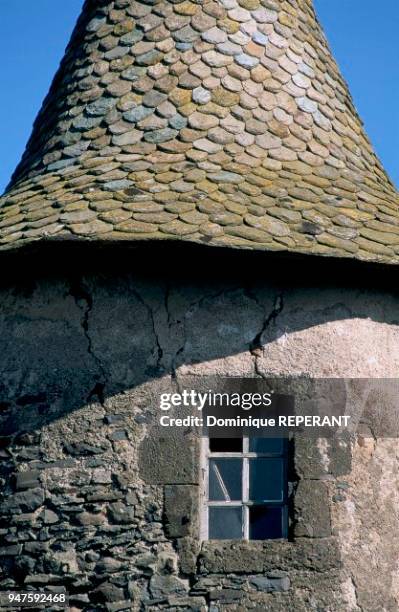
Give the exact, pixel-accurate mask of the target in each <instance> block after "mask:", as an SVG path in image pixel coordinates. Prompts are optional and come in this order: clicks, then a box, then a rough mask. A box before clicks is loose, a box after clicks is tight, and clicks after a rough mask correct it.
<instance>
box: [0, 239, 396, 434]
mask: <svg viewBox="0 0 399 612" xmlns="http://www.w3.org/2000/svg"><path fill="white" fill-rule="evenodd" d="M67 246H68V248H66V247H65V246H64V247H61V245H59V246H58V247H57V248H55V247H52V248H51V250H49V249H43V248H42V249H41V252H40V254H38V253H35V252H30V251H28V252H22V253H20V255H19V256H17V257H16V256H13V257H10V256H7V257H8V259H5V256H4V259H5V263H6V266H4V267H3V270H4V271H5V272H4V274H3V281H2V287H1V289H0V291H1V306H0V330H1V331H0V338H1V353H0V375H1V377H0V417H1V425H0V426H1V431H2V435H3V436H10V435H12V434H13V433H16V432H21V431H31V430H35V429H38V428H40V427H42V426H43V425H45V424H46V423H49V422H51V421H53V420H55V419H57V418H59V417H61V416H62V415H64V414H67V413H70V412H72V411H74V410H76V409H78V408H81V407H82V406H84V405H86V404H87V403H89V402H91V401H93V402H99V403H104V401H106V399H107V397H111V396H115V395H117V394H118V393H121V392H124V391H126V390H129V389H133V388H134V387H137V386H138V385H140V384H142V383H144V382H148V381H150V380H152V379H155V378H160V377H162V376H164V375H166V374H172V375H173V374H174V373H175V372H176V370H177V369H178V368H182V369H184V368H186V373H187V372H188V373H189V372H190V366H192V365H193V364H205V365H204V367H205V370H206V364H207V363H208V362H210V361H214V360H221V359H225V358H229V359H230V361H228V362H226V363H224V364H223V365H221V363H220V362H217V363H216V364H213V365H212V366H209V372H208V373H213V374H222V375H223V374H224V375H244V376H245V375H246V376H251V375H256V374H261V375H262V374H263V375H265V374H267V359H266V366H265V362H262V363H263V366H262V363H261V366H262V367H263V368H265V367H266V370H263V371H261V369H259V364H258V363H257V358H258V357H259V356H261V355H263V356H264V355H265V353H266V355H267V351H268V347H269V346H271V343H274V342H275V341H276V340H277V339H278V338H281V337H282V336H283V335H284V336H287V335H289V334H292V333H293V332H296V331H300V330H306V329H311V328H314V327H315V326H318V325H323V324H325V323H328V322H331V321H339V320H347V319H354V318H356V319H361V320H367V319H371V320H372V321H375V322H385V323H391V324H398V322H397V320H395V304H397V301H396V299H395V296H394V295H393V294H392V292H391V291H389V290H388V289H387V287H389V285H390V277H391V272H390V270H389V269H386V268H383V267H380V268H379V267H378V266H377V267H375V268H374V269H373V268H370V267H369V266H368V265H367V264H363V265H357V264H351V263H348V262H344V263H343V264H341V263H340V262H338V263H337V262H333V261H331V260H328V259H326V260H323V261H321V260H320V259H317V260H315V259H313V258H311V257H307V258H306V257H304V258H303V259H295V260H294V259H291V258H290V257H288V256H286V257H280V258H278V259H276V257H275V256H271V255H270V254H263V253H258V254H256V253H252V252H244V251H240V252H238V251H234V250H229V251H225V250H224V249H215V248H207V247H195V246H193V247H190V245H183V247H182V246H180V245H170V246H161V247H159V246H157V247H153V246H152V245H149V246H147V247H145V246H141V247H140V248H135V249H126V248H118V247H117V246H116V245H114V246H113V247H112V248H110V247H108V248H106V249H104V248H103V249H98V248H96V247H95V246H94V245H90V246H89V247H86V252H84V251H82V250H80V249H79V250H77V249H76V248H74V247H73V246H72V245H67ZM88 250H90V252H89V253H87V251H88ZM89 255H90V256H89ZM11 265H12V271H11ZM363 273H364V274H363ZM371 278H373V280H370V279H371ZM376 279H378V284H379V288H378V289H373V291H368V290H367V289H365V288H364V287H367V286H374V288H375V287H376V283H377V280H376ZM378 292H379V293H378ZM381 295H383V297H381ZM324 350H325V359H326V360H328V359H329V351H330V350H331V347H328V346H326V347H325V348H324ZM270 355H271V356H270V359H271V360H273V353H271V354H270ZM235 356H237V359H236V360H234V357H235ZM319 357H320V355H318V358H319ZM304 358H305V357H304ZM205 370H204V371H205ZM273 374H276V372H273Z"/></svg>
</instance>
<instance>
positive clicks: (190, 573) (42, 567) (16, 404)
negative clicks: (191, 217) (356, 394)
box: [0, 274, 399, 612]
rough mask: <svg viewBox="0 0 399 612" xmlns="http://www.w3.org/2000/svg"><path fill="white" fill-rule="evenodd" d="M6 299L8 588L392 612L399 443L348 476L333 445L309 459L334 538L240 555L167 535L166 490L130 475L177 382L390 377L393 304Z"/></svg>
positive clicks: (250, 295)
mask: <svg viewBox="0 0 399 612" xmlns="http://www.w3.org/2000/svg"><path fill="white" fill-rule="evenodd" d="M0 303H1V307H0V330H1V333H0V337H1V355H0V371H1V379H0V396H1V397H0V406H1V411H2V412H1V415H2V437H1V442H2V449H3V450H1V454H2V458H3V460H4V461H3V468H2V478H3V484H4V503H3V507H2V517H3V518H2V523H1V528H0V529H1V530H0V534H1V536H2V539H3V542H4V546H2V548H1V554H2V557H1V559H2V561H3V563H2V567H3V574H2V575H1V579H0V580H1V581H2V582H0V584H1V585H2V586H3V587H4V586H7V587H12V586H14V585H16V584H17V585H18V584H22V583H23V582H24V583H25V584H32V585H35V586H37V585H38V584H47V585H50V586H56V585H58V584H64V585H66V586H67V587H68V589H69V590H70V591H71V592H72V593H73V599H72V605H73V607H74V608H75V609H76V610H80V609H82V610H83V609H84V610H88V609H93V608H92V606H93V605H96V606H97V607H98V609H107V610H111V611H113V610H115V612H116V611H117V610H119V609H126V607H129V606H130V607H131V609H135V610H141V609H170V610H174V609H176V610H181V609H187V610H188V609H190V610H196V609H198V610H210V611H212V612H216V611H217V610H235V609H236V610H246V609H248V610H249V609H258V610H260V609H261V610H273V611H276V612H278V611H279V610H287V609H295V610H298V611H301V610H303V611H305V610H306V611H307V610H323V611H325V612H328V611H331V612H333V611H336V610H340V611H341V610H347V611H348V612H352V611H362V612H374V611H375V610H376V609H378V610H381V611H382V612H394V610H397V608H398V605H399V601H398V590H399V587H398V569H397V568H398V550H399V542H398V537H397V533H398V526H399V525H398V523H399V520H398V519H399V517H398V510H397V508H399V504H398V502H399V499H398V490H399V488H398V469H397V466H398V463H397V461H398V444H397V442H396V440H378V441H375V440H373V439H372V438H370V437H362V438H359V439H358V440H357V442H356V443H355V444H354V446H353V449H352V450H353V452H352V455H353V457H352V465H353V468H352V471H351V472H350V473H347V470H346V472H345V470H342V469H341V470H340V469H336V463H334V456H333V454H332V451H331V449H329V447H328V444H327V445H326V444H325V443H323V442H318V443H317V445H316V444H315V446H314V448H312V449H310V450H309V449H308V452H307V451H306V449H302V457H301V458H300V459H299V460H298V465H297V469H299V472H300V474H299V475H300V478H301V483H302V486H305V485H306V483H308V484H309V485H310V487H311V488H312V487H313V488H314V487H316V488H317V487H318V486H319V487H322V488H323V491H324V493H323V495H324V494H325V495H326V498H325V499H326V500H327V503H326V504H325V505H326V506H327V507H326V508H324V507H323V508H321V510H320V512H321V513H322V514H321V515H320V516H321V518H322V520H324V518H325V512H327V515H328V517H330V515H331V534H330V535H329V536H326V535H325V534H321V535H320V536H317V534H316V537H313V538H311V537H309V534H308V535H306V529H305V533H302V534H300V535H298V536H297V537H296V541H295V543H287V544H278V543H277V544H276V545H274V544H273V545H270V546H269V545H268V546H265V547H264V546H263V545H262V546H260V547H256V546H255V547H253V546H252V548H251V546H250V545H246V544H242V545H239V546H238V548H237V547H236V548H237V551H238V552H237V551H236V552H234V550H231V549H230V550H227V551H224V553H223V552H222V550H223V546H222V547H221V548H219V549H218V548H217V547H216V548H212V546H210V544H206V545H204V548H203V550H202V552H201V551H199V550H198V545H197V543H196V537H195V534H194V536H193V533H191V534H190V533H188V535H187V533H185V534H183V535H182V537H181V538H173V537H169V536H168V531H167V529H165V516H164V514H163V513H164V511H165V507H164V498H163V495H164V493H165V490H164V488H163V486H161V485H160V483H155V484H154V483H152V482H151V479H148V478H145V473H143V470H141V471H140V465H139V462H138V458H139V456H140V452H141V449H142V447H143V445H142V442H143V438H144V437H145V433H146V431H147V433H148V431H149V430H146V422H147V421H148V415H149V414H150V413H151V411H153V408H154V402H155V398H156V394H157V393H158V392H159V391H160V390H161V389H163V388H165V385H166V386H168V385H170V384H171V381H172V382H173V380H175V379H178V378H179V376H183V375H187V374H189V375H204V374H212V375H215V374H216V375H220V376H242V377H245V376H264V377H267V376H271V375H292V374H307V375H309V376H315V377H341V378H343V377H354V378H357V377H359V378H361V377H370V376H374V377H384V376H385V377H396V376H397V374H398V371H399V342H398V340H399V338H398V335H399V326H398V323H397V308H398V299H397V298H396V297H395V296H393V295H391V294H387V293H384V292H377V291H376V292H373V291H369V292H364V291H355V290H350V289H342V288H341V289H340V288H329V289H327V288H326V289H323V290H320V289H317V288H311V287H309V286H307V287H303V288H298V287H297V288H292V287H290V286H274V285H272V284H269V283H267V282H258V283H250V282H249V283H247V284H246V285H244V284H243V282H242V281H238V282H237V283H223V282H220V281H219V282H217V283H212V282H209V283H205V282H202V281H201V282H192V283H190V282H187V280H184V281H181V280H178V279H174V280H170V281H168V282H164V281H162V280H160V279H153V280H151V281H148V280H147V281H146V280H144V279H143V278H140V277H138V276H134V275H132V274H121V275H117V274H104V275H97V276H87V277H74V276H72V277H59V278H42V279H41V280H38V281H37V282H27V283H26V284H23V285H21V286H18V287H4V288H3V289H2V292H1V302H0ZM168 450H170V447H168ZM173 452H174V453H175V454H176V455H177V457H178V464H179V461H180V464H184V463H185V461H183V459H182V457H183V458H184V457H185V455H184V452H183V450H182V449H181V447H179V445H177V446H176V447H175V450H174V451H173ZM179 453H183V455H181V454H180V455H179ZM187 457H188V459H187V461H188V463H187V465H188V468H187V470H186V471H185V472H184V473H183V472H182V475H181V485H182V486H186V487H192V486H194V491H195V490H196V488H195V485H196V476H195V471H196V465H195V462H194V463H192V465H191V464H190V461H191V459H190V456H187ZM311 457H313V459H312V458H311ZM156 460H157V457H155V461H156ZM170 460H171V463H172V464H173V457H171V458H170ZM312 461H313V464H312ZM301 462H302V463H301ZM307 462H308V463H307ZM190 465H191V468H190ZM301 466H302V468H303V469H302V472H301ZM315 466H316V467H315ZM334 466H335V467H334ZM165 469H166V468H165ZM190 470H191V471H190ZM21 474H22V476H21ZM161 476H162V475H161ZM24 477H25V478H24ZM174 477H175V480H174V481H173V480H171V479H173V474H172V476H170V475H169V474H167V475H165V473H164V474H163V478H164V482H163V483H162V484H163V485H166V486H169V485H170V484H171V483H173V482H179V480H178V476H177V475H176V474H175V475H174ZM160 480H162V477H160ZM312 483H313V484H312ZM318 483H319V484H318ZM305 489H306V487H305ZM302 490H304V489H303V488H302ZM185 491H186V493H187V491H188V489H186V490H185ZM298 495H299V493H298ZM186 499H187V498H186ZM323 499H324V498H323ZM193 500H194V502H193V503H194V506H195V494H194V497H193ZM305 501H306V496H305ZM305 506H306V504H305ZM316 511H317V509H316V508H315V507H311V508H310V509H308V512H311V513H312V512H313V513H316ZM193 512H194V511H193ZM323 512H324V514H323ZM316 517H317V515H316ZM307 520H309V521H311V517H308V519H307ZM320 520H321V519H320ZM328 520H329V521H330V518H328ZM192 523H193V525H192V529H193V530H194V531H195V529H196V521H195V520H193V521H192ZM316 523H317V521H316ZM305 524H306V523H305ZM309 524H310V523H309ZM248 547H249V548H248ZM237 555H238V557H237ZM222 559H223V560H224V563H225V564H226V565H225V566H223V565H221V563H222ZM259 567H260V569H259ZM273 571H274V574H273ZM276 572H277V573H276ZM278 572H280V574H279V573H278ZM255 574H259V575H261V577H263V578H264V581H263V582H262V581H260V582H259V580H258V582H256V580H255V579H254V575H255ZM287 581H288V582H287ZM287 585H288V586H287ZM123 602H125V603H123ZM126 602H127V603H126ZM132 602H133V603H132ZM118 606H119V607H118ZM124 606H125V607H124ZM96 609H97V608H96Z"/></svg>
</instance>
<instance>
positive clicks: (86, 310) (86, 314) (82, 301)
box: [69, 279, 108, 405]
mask: <svg viewBox="0 0 399 612" xmlns="http://www.w3.org/2000/svg"><path fill="white" fill-rule="evenodd" d="M69 294H70V295H71V296H72V297H73V299H74V300H75V304H76V306H77V307H78V308H79V310H80V311H81V313H82V323H81V324H82V329H83V333H84V336H85V338H86V341H87V352H88V354H89V355H90V357H91V358H92V359H93V361H94V363H95V364H96V366H97V369H98V371H99V376H98V378H99V380H97V381H96V382H95V384H94V387H93V389H92V390H91V391H90V393H89V395H88V397H87V401H90V400H91V399H93V398H94V397H97V398H98V400H99V402H100V404H101V405H104V401H105V395H104V389H105V385H106V383H107V379H108V375H107V372H106V369H105V367H104V366H103V363H102V361H101V359H100V357H98V355H96V353H95V351H94V348H93V341H92V338H91V335H90V326H89V319H90V313H91V311H92V309H93V298H92V296H91V294H90V292H89V290H88V289H87V287H86V286H85V285H84V283H83V280H82V279H77V280H74V281H73V282H71V285H70V290H69Z"/></svg>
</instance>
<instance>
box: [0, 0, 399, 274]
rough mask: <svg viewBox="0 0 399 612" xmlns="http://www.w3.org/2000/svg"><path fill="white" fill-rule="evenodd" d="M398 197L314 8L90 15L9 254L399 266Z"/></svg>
mask: <svg viewBox="0 0 399 612" xmlns="http://www.w3.org/2000/svg"><path fill="white" fill-rule="evenodd" d="M398 204H399V202H398V194H397V191H396V189H395V187H394V186H393V185H392V183H391V181H390V180H389V178H388V177H387V175H386V173H385V172H384V169H383V168H382V166H381V164H380V162H379V160H378V159H377V157H376V156H375V154H374V152H373V150H372V147H371V145H370V142H369V140H368V138H367V136H366V135H365V133H364V130H363V127H362V123H361V120H360V119H359V117H358V115H357V113H356V110H355V108H354V105H353V102H352V100H351V97H350V94H349V91H348V88H347V85H346V83H345V82H344V80H343V79H342V77H341V75H340V72H339V69H338V67H337V65H336V63H335V61H334V59H333V57H332V55H331V53H330V50H329V48H328V44H327V42H326V39H325V37H324V35H323V32H322V30H321V27H320V24H319V23H318V21H317V18H316V16H315V12H314V8H313V5H312V1H311V0H290V1H288V0H228V1H227V0H226V1H225V0H218V1H216V0H203V2H196V1H194V0H184V1H176V0H175V1H173V2H171V1H168V0H152V1H151V2H148V1H144V0H102V1H101V2H98V1H94V0H86V2H85V5H84V8H83V11H82V15H81V16H80V18H79V20H78V23H77V25H76V27H75V30H74V32H73V35H72V38H71V41H70V44H69V46H68V48H67V50H66V54H65V57H64V59H63V61H62V63H61V66H60V69H59V71H58V72H57V75H56V77H55V79H54V81H53V83H52V86H51V88H50V91H49V94H48V95H47V97H46V99H45V101H44V103H43V106H42V109H41V111H40V113H39V115H38V117H37V119H36V121H35V124H34V128H33V133H32V136H31V138H30V140H29V142H28V145H27V148H26V151H25V153H24V155H23V157H22V160H21V162H20V164H19V166H18V167H17V169H16V171H15V173H14V175H13V177H12V181H11V184H10V186H9V188H8V190H7V192H6V193H5V195H4V196H3V197H2V198H1V199H0V249H3V250H5V249H7V250H10V249H15V248H17V247H20V246H23V245H25V244H27V243H29V242H33V241H47V242H48V241H54V240H60V239H62V240H64V241H65V240H66V241H68V239H71V240H72V239H73V240H75V241H76V240H83V241H84V240H86V241H92V240H97V241H98V240H99V241H107V240H110V241H112V240H114V241H119V240H128V241H135V240H168V239H169V240H176V239H179V240H183V241H191V242H198V243H201V242H204V243H206V244H207V245H215V246H228V247H235V248H240V247H242V248H245V249H254V250H266V251H267V250H271V251H292V252H297V253H310V254H316V255H330V256H337V257H352V258H358V259H364V260H367V261H369V260H373V261H383V262H386V263H396V262H397V261H398V259H399V211H398Z"/></svg>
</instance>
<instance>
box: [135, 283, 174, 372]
mask: <svg viewBox="0 0 399 612" xmlns="http://www.w3.org/2000/svg"><path fill="white" fill-rule="evenodd" d="M131 291H132V293H133V295H134V297H135V298H136V299H137V300H138V301H139V302H140V304H142V305H143V306H144V308H145V309H146V311H147V312H148V314H149V316H150V321H151V327H152V333H153V334H154V339H155V345H156V349H157V357H156V368H157V369H158V370H159V371H163V370H165V368H164V366H163V365H162V358H163V355H164V351H163V348H162V346H161V342H160V339H159V336H158V331H157V328H156V323H155V316H154V311H153V309H152V308H151V306H150V305H149V304H147V302H146V301H145V299H144V298H143V296H142V295H140V292H139V291H138V290H137V288H135V287H132V288H131ZM165 304H166V295H165Z"/></svg>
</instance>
